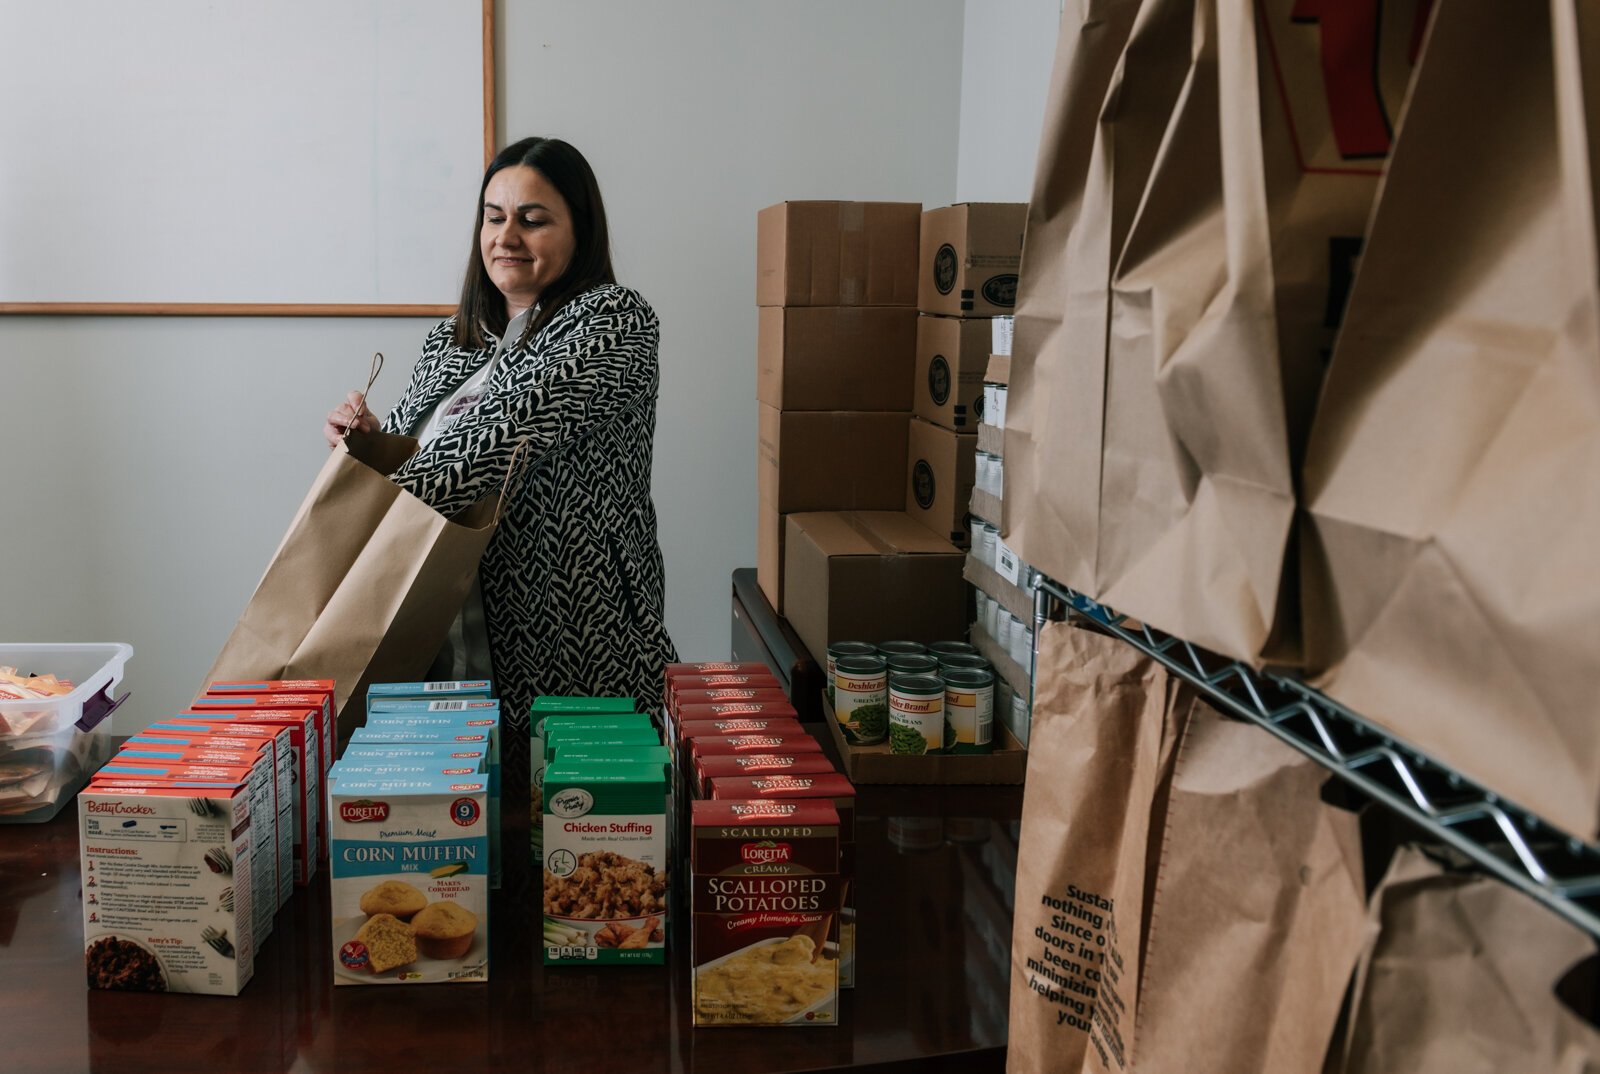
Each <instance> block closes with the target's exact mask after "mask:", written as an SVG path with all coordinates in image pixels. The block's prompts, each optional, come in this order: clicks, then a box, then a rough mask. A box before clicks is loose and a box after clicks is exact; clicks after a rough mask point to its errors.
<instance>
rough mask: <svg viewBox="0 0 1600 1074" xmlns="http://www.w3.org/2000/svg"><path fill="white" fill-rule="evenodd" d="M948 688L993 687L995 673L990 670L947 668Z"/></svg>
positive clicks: (946, 683) (946, 680)
mask: <svg viewBox="0 0 1600 1074" xmlns="http://www.w3.org/2000/svg"><path fill="white" fill-rule="evenodd" d="M944 682H945V685H946V686H993V685H994V672H992V671H990V670H989V669H988V668H947V669H946V670H945V673H944Z"/></svg>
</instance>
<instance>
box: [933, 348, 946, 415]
mask: <svg viewBox="0 0 1600 1074" xmlns="http://www.w3.org/2000/svg"><path fill="white" fill-rule="evenodd" d="M928 394H929V395H930V396H932V397H933V402H934V404H935V405H936V406H944V404H945V403H946V402H947V401H948V400H949V399H950V363H949V361H947V360H946V359H945V356H944V355H942V354H935V355H934V356H933V361H932V362H929V363H928Z"/></svg>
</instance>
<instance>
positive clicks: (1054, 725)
mask: <svg viewBox="0 0 1600 1074" xmlns="http://www.w3.org/2000/svg"><path fill="white" fill-rule="evenodd" d="M1037 660H1038V668H1039V671H1038V677H1037V683H1036V685H1035V687H1034V705H1033V730H1032V733H1031V736H1030V739H1029V750H1028V784H1027V788H1028V789H1027V794H1026V795H1025V797H1024V799H1023V805H1022V834H1021V839H1020V841H1019V844H1018V850H1017V862H1018V866H1017V889H1016V915H1015V919H1014V923H1013V932H1012V945H1011V1021H1010V1044H1009V1047H1008V1049H1007V1059H1006V1069H1007V1070H1008V1071H1010V1072H1011V1074H1022V1072H1029V1071H1077V1070H1078V1069H1079V1065H1080V1064H1081V1062H1082V1060H1083V1055H1084V1051H1085V1046H1086V1043H1087V1032H1088V1029H1089V1024H1090V1022H1089V1020H1090V1017H1091V1015H1092V1012H1093V1011H1094V1006H1095V996H1096V994H1097V992H1098V989H1099V987H1100V985H1099V982H1100V980H1101V978H1102V977H1105V976H1108V975H1109V976H1110V977H1112V979H1115V975H1116V973H1117V969H1116V967H1115V966H1112V965H1107V964H1106V963H1105V962H1104V961H1103V953H1104V951H1105V950H1106V943H1107V939H1106V937H1107V931H1108V929H1110V928H1111V918H1112V913H1113V909H1112V908H1113V907H1117V908H1119V909H1118V913H1119V916H1118V919H1117V920H1118V925H1117V927H1118V929H1119V930H1120V931H1121V934H1122V935H1123V936H1124V937H1125V938H1131V940H1132V943H1133V945H1134V947H1135V948H1137V946H1138V941H1137V935H1138V930H1139V926H1140V924H1141V915H1140V907H1141V905H1142V904H1143V902H1144V884H1145V879H1146V876H1147V874H1149V875H1153V871H1152V870H1149V869H1147V867H1146V861H1145V857H1146V854H1147V853H1148V852H1149V849H1150V847H1151V845H1152V837H1151V831H1150V828H1151V825H1152V822H1153V821H1154V822H1155V823H1157V824H1159V820H1160V817H1161V815H1162V811H1161V809H1160V808H1158V807H1157V805H1156V800H1157V797H1158V795H1159V794H1160V793H1161V792H1162V789H1163V788H1164V786H1165V784H1166V781H1167V773H1168V772H1169V771H1170V768H1171V764H1172V755H1173V750H1174V748H1175V747H1176V744H1177V740H1178V734H1179V731H1180V730H1181V725H1180V722H1179V719H1180V717H1181V716H1182V715H1183V713H1184V711H1185V710H1186V709H1187V700H1186V699H1187V694H1186V693H1182V694H1180V692H1179V685H1178V681H1177V680H1175V679H1173V678H1171V677H1170V676H1169V675H1168V674H1167V672H1166V670H1165V669H1163V668H1162V667H1161V666H1160V665H1159V664H1157V663H1156V662H1155V661H1154V660H1152V659H1150V658H1149V657H1147V656H1143V655H1141V654H1140V653H1139V652H1138V651H1137V650H1136V649H1134V648H1133V647H1131V646H1129V645H1126V644H1125V643H1123V642H1121V641H1118V640H1116V639H1114V638H1108V637H1105V636H1102V635H1099V634H1091V633H1089V632H1088V631H1085V630H1080V629H1078V628H1076V627H1073V626H1070V625H1068V624H1066V623H1046V624H1045V625H1044V628H1043V629H1042V630H1041V631H1040V635H1039V643H1038V657H1037ZM1156 842H1157V844H1159V839H1157V840H1156ZM1123 907H1129V908H1131V911H1132V912H1131V915H1129V917H1128V919H1127V924H1126V925H1124V924H1123V920H1124V919H1123V917H1122V916H1120V915H1121V914H1124V913H1127V911H1126V910H1123V909H1121V908H1123Z"/></svg>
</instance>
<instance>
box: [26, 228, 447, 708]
mask: <svg viewBox="0 0 1600 1074" xmlns="http://www.w3.org/2000/svg"><path fill="white" fill-rule="evenodd" d="M467 217H468V218H469V219H470V217H471V209H470V207H469V209H468V210H467ZM465 226H466V225H465V224H463V227H465ZM81 237H82V236H81V233H80V238H81ZM235 241H236V240H235ZM429 324H430V322H428V321H424V320H410V319H389V318H348V319H345V318H327V319H297V318H253V317H245V318H233V317H230V318H177V317H173V318H166V317H82V318H58V317H5V318H0V486H3V487H4V489H5V490H6V491H5V499H4V502H3V505H0V641H11V642H35V641H42V642H63V641H66V642H86V641H88V642H98V641H125V642H129V643H130V644H132V645H133V647H134V656H133V659H132V660H131V661H130V662H129V664H128V677H127V679H126V681H125V683H124V685H125V686H126V687H127V688H129V689H131V690H132V693H133V696H132V698H131V699H130V701H129V702H128V704H127V706H126V707H125V708H124V709H123V712H122V713H118V715H117V717H116V726H117V729H118V730H119V731H124V730H133V729H135V728H137V727H142V726H144V725H145V724H146V723H148V722H150V721H151V720H152V719H155V718H157V717H159V716H162V715H167V714H170V713H172V712H177V711H180V710H181V708H182V707H183V705H184V704H185V703H186V702H187V701H188V700H189V698H191V697H193V696H194V693H195V690H196V688H197V687H198V686H199V685H200V682H201V678H202V676H204V674H205V672H206V670H207V669H208V668H209V667H210V666H211V661H212V658H213V657H215V655H216V653H217V650H218V649H219V648H220V647H221V645H222V642H223V639H225V638H226V637H227V635H228V631H229V630H230V629H231V628H232V626H233V622H234V619H235V618H237V617H238V614H239V611H240V609H242V608H243V607H244V603H245V601H246V599H247V598H248V597H249V595H250V592H251V590H252V589H254V588H255V584H256V581H257V580H258V579H259V577H260V575H261V572H262V570H263V569H265V567H266V564H267V560H268V559H269V558H270V556H271V555H272V551H273V549H274V548H276V547H277V544H278V540H279V538H281V537H282V536H283V531H284V528H285V527H286V526H287V525H288V523H289V519H290V517H291V516H292V515H293V513H294V510H295V508H296V507H297V506H298V505H299V503H300V499H301V497H302V496H303V495H304V494H305V491H306V488H307V487H308V486H309V485H310V483H311V479H312V477H314V476H315V475H316V472H317V469H318V467H320V466H321V465H322V462H323V460H324V458H325V457H326V455H327V450H328V449H327V447H326V445H325V444H324V443H323V441H322V435H321V425H322V416H323V415H324V414H326V413H327V411H328V410H329V409H330V408H331V406H332V405H333V403H335V402H337V401H338V400H339V399H340V398H341V397H342V396H343V395H344V393H345V392H346V391H348V390H350V389H351V388H357V387H360V386H361V385H362V384H364V383H365V382H366V375H367V367H368V363H369V361H370V359H371V357H372V352H373V351H374V350H381V351H383V352H384V354H385V356H386V358H387V359H388V361H389V364H388V371H387V372H386V373H385V374H384V375H383V377H382V379H381V380H380V381H379V383H378V385H377V386H376V387H375V388H374V389H373V393H372V394H373V404H374V406H375V407H379V408H384V409H386V408H387V406H388V404H389V403H390V402H392V401H393V400H394V399H395V398H396V397H397V396H398V395H399V392H400V390H401V388H403V387H404V385H405V378H406V377H407V376H408V374H409V370H410V366H411V362H412V360H413V358H414V356H415V354H416V352H417V349H418V346H419V345H420V344H421V341H422V337H423V336H424V335H425V334H426V332H427V329H428V327H429ZM39 670H48V669H39ZM123 713H126V715H123Z"/></svg>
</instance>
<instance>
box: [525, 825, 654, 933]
mask: <svg viewBox="0 0 1600 1074" xmlns="http://www.w3.org/2000/svg"><path fill="white" fill-rule="evenodd" d="M564 853H565V852H561V851H558V852H556V853H553V854H551V855H550V856H549V858H548V859H546V862H545V870H544V912H545V922H544V935H545V941H546V942H547V943H553V944H556V945H558V946H568V947H588V946H592V947H612V948H617V949H619V950H624V951H628V950H636V949H640V948H644V947H651V946H655V945H658V944H660V943H662V942H663V940H664V939H665V933H664V931H663V929H662V915H663V914H664V912H665V910H666V899H667V874H666V872H665V871H662V872H657V871H656V868H655V867H654V866H653V865H647V864H645V863H644V862H641V861H635V860H634V859H632V858H628V857H624V856H623V855H621V854H616V853H613V852H611V851H609V850H597V851H591V852H589V853H586V854H581V855H578V856H577V858H576V859H574V860H573V861H572V862H566V861H565V860H564V859H563V858H562V855H563V854H564ZM566 857H568V858H570V857H571V855H570V854H566ZM568 866H570V870H569V869H568ZM552 868H554V869H555V870H556V871H555V872H552ZM558 872H559V873H562V874H563V875H557V873H558ZM595 925H599V926H600V927H599V928H594V927H593V926H595Z"/></svg>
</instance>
